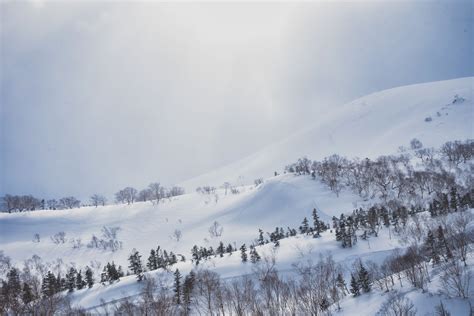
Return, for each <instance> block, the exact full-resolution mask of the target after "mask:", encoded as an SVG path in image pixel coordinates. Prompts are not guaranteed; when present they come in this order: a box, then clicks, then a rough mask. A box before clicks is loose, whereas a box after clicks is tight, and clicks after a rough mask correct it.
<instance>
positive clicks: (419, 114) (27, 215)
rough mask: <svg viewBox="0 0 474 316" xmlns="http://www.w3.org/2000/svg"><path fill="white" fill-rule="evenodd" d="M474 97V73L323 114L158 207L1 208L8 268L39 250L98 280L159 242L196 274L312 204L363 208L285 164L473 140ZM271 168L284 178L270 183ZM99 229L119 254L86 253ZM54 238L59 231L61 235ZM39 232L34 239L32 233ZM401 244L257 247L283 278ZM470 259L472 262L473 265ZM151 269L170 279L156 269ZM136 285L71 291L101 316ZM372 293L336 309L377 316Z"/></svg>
mask: <svg viewBox="0 0 474 316" xmlns="http://www.w3.org/2000/svg"><path fill="white" fill-rule="evenodd" d="M473 92H474V78H472V77H470V78H461V79H455V80H449V81H441V82H434V83H426V84H418V85H412V86H406V87H399V88H395V89H390V90H386V91H382V92H378V93H374V94H371V95H368V96H366V97H363V98H360V99H357V100H355V101H353V102H351V103H348V104H346V105H344V106H342V107H341V108H340V109H337V110H334V111H328V112H330V113H329V114H326V113H321V118H316V119H315V121H317V122H318V124H317V125H315V126H314V127H312V128H310V129H307V130H304V131H302V132H299V133H297V134H295V135H292V136H290V137H288V138H287V139H285V140H282V141H281V142H279V143H276V144H273V145H271V146H268V147H266V148H264V149H262V150H261V151H259V152H257V153H255V154H253V155H251V156H249V157H247V158H244V159H242V160H240V161H237V162H235V163H233V164H231V165H228V166H225V167H222V168H220V169H218V170H216V171H214V172H211V173H208V174H205V175H202V176H200V177H197V178H194V179H191V180H189V181H186V182H184V183H183V186H185V187H186V189H187V192H188V193H187V194H184V195H180V196H176V197H173V198H170V199H163V200H162V201H161V202H160V203H159V204H158V205H155V204H153V203H150V202H140V203H133V204H131V205H125V204H122V205H108V206H103V207H81V208H79V209H71V210H55V211H51V210H40V211H34V212H23V213H12V214H7V213H0V231H1V235H0V250H2V251H3V252H4V254H6V255H8V256H10V257H11V259H12V263H13V264H18V265H20V264H21V263H22V262H23V261H24V260H27V259H30V258H32V256H33V255H37V256H39V257H41V258H42V260H44V261H47V262H49V263H50V264H49V266H50V267H56V268H62V267H66V266H70V265H74V266H76V267H78V268H83V267H85V266H86V265H87V266H89V267H93V268H94V269H95V273H96V276H98V275H100V271H101V269H102V267H103V265H104V264H105V263H106V262H112V261H114V262H115V263H117V264H119V265H122V266H124V267H125V268H126V267H127V266H128V261H127V258H128V256H129V254H130V251H131V250H132V249H133V248H135V249H137V250H138V251H139V252H140V253H141V254H142V256H143V258H142V259H143V260H146V257H147V256H148V254H149V252H150V249H156V247H157V246H158V245H159V246H161V247H162V249H166V250H170V251H173V252H174V253H176V254H182V255H184V256H185V257H186V258H187V260H186V261H184V262H178V263H177V264H176V265H175V266H173V269H175V268H179V269H180V271H182V272H183V273H184V274H186V273H188V272H189V271H191V269H192V268H193V264H192V263H191V261H190V260H189V259H190V257H191V253H190V251H191V248H192V247H193V245H198V246H205V247H209V246H212V247H214V248H216V247H217V246H218V244H219V242H220V241H222V242H224V244H226V245H227V244H229V243H231V244H234V245H235V247H236V248H238V247H239V245H241V244H242V243H246V244H247V245H250V244H251V243H252V242H254V241H255V239H256V238H257V237H258V230H259V229H262V230H263V231H265V232H270V231H273V230H274V229H275V227H280V226H281V227H283V228H285V229H286V228H287V227H292V228H297V227H298V226H299V225H301V221H302V219H303V218H304V217H307V218H308V219H309V218H310V217H311V212H312V210H313V209H317V211H318V213H319V216H320V218H321V220H322V221H324V222H325V223H329V222H331V219H332V217H333V216H339V215H340V214H341V213H348V212H351V211H352V210H353V209H354V208H358V207H364V206H366V205H368V204H370V201H364V199H362V198H361V197H359V196H357V195H355V194H353V193H351V192H350V191H349V190H344V191H343V192H341V194H339V196H336V194H335V193H334V192H332V191H330V190H329V189H328V187H327V186H326V185H324V184H322V183H321V182H320V181H315V180H313V179H311V177H309V176H296V175H294V174H282V171H283V168H284V166H285V165H286V164H288V163H291V162H294V161H295V160H296V159H297V158H300V157H302V156H307V157H309V158H311V159H321V158H323V157H325V156H328V155H330V154H333V153H338V154H341V155H347V156H349V157H356V156H358V157H376V156H378V155H387V154H394V153H396V152H397V151H398V150H399V147H400V146H408V144H409V142H410V140H411V139H413V138H418V139H419V140H421V141H422V142H423V144H424V145H425V146H427V147H428V146H434V147H439V146H440V145H441V144H443V143H444V142H446V141H451V140H457V139H460V140H465V139H472V138H474V129H473V124H472V122H473V118H474V99H473V94H474V93H473ZM323 117H324V119H322V118H323ZM274 171H278V172H279V173H280V175H278V176H273V172H274ZM259 177H264V178H265V181H264V183H263V184H261V185H258V186H255V185H253V184H252V183H253V180H254V179H256V178H259ZM226 181H227V182H230V183H231V184H232V185H234V186H235V189H236V190H238V193H237V192H234V193H231V192H230V191H228V190H227V189H225V188H222V187H220V186H221V185H222V184H223V183H224V182H226ZM203 185H213V186H217V187H219V188H218V189H216V191H215V192H213V193H212V194H206V193H199V192H196V191H195V189H196V187H198V186H203ZM214 222H218V224H219V226H220V228H222V234H221V235H220V236H213V235H212V234H210V232H209V229H210V227H211V226H212V225H213V223H214ZM104 227H106V228H107V231H108V232H110V231H114V229H115V228H116V237H114V240H115V241H116V242H117V247H116V248H117V249H115V251H112V250H111V249H109V248H107V249H99V248H97V247H88V245H89V244H91V242H93V240H94V236H95V237H96V239H99V240H100V239H101V238H105V239H106V237H105V236H103V235H106V234H107V231H104ZM60 232H64V235H61V234H60V235H58V233H60ZM35 234H38V235H37V236H36V237H35ZM109 237H110V236H109ZM107 238H108V237H107ZM109 239H110V238H109ZM399 247H401V248H404V247H406V245H404V244H402V243H401V242H400V241H399V240H398V239H396V238H392V233H391V232H390V229H386V228H383V229H382V230H381V231H380V235H379V236H378V237H377V238H370V239H368V240H367V241H360V242H359V243H357V245H356V246H354V247H353V248H351V249H344V251H341V247H340V245H339V244H338V243H337V242H336V241H335V240H334V232H333V231H326V232H324V233H323V235H322V237H321V238H317V239H316V238H311V237H308V236H301V235H298V236H293V237H290V238H286V239H284V240H282V241H281V245H280V247H279V248H278V251H277V252H276V253H274V249H273V247H272V244H266V245H263V246H260V247H259V252H260V253H261V254H262V255H265V254H267V255H270V254H272V253H273V255H274V256H275V258H276V261H277V266H278V269H279V271H280V272H283V273H287V272H288V273H290V272H291V271H293V270H294V265H293V264H294V263H295V260H296V258H299V259H302V260H303V259H304V260H309V259H312V260H317V259H318V258H319V256H320V255H321V254H326V253H328V252H331V253H332V255H333V257H334V260H335V261H336V262H337V263H341V264H343V265H345V266H347V267H348V268H349V269H350V268H351V267H352V265H353V263H354V262H355V261H356V260H358V259H359V258H362V259H363V260H371V261H373V262H376V263H378V264H380V263H382V262H383V260H384V259H385V258H386V257H387V256H388V255H389V254H390V252H391V251H392V250H393V249H395V248H399ZM472 263H473V262H472V258H471V259H469V264H470V265H472ZM200 267H201V268H203V267H206V268H209V269H212V270H213V271H216V272H218V273H219V274H220V276H221V277H222V278H224V279H231V278H234V277H238V276H241V275H246V274H250V273H252V272H253V268H252V266H251V265H250V264H242V263H241V260H240V257H239V254H238V252H237V253H234V254H232V255H231V256H227V255H226V257H225V258H214V259H210V260H208V261H206V262H205V263H203V264H201V266H200ZM430 273H432V274H433V276H434V277H435V279H436V278H439V277H438V274H436V273H437V272H436V271H434V270H433V271H431V270H430ZM147 274H148V275H150V276H152V275H153V276H157V275H164V276H166V277H168V278H169V275H168V274H167V273H165V272H163V271H152V272H147ZM435 284H436V283H435V282H434V283H433V285H432V286H436V285H435ZM141 290H142V288H141V285H140V284H138V283H137V282H136V279H135V276H133V275H132V276H128V277H124V278H122V279H121V280H120V281H119V282H117V283H114V284H113V285H102V284H96V285H94V287H93V288H91V289H83V290H77V291H75V292H74V293H72V294H69V296H70V298H71V299H72V302H73V305H76V306H82V307H84V308H92V309H91V311H95V312H97V310H95V309H93V308H94V307H95V306H98V305H100V304H101V300H105V301H107V302H108V301H112V300H116V299H121V298H124V297H133V296H136V295H138V294H140V291H141ZM404 290H405V291H408V289H404ZM370 295H371V296H365V297H364V298H363V300H352V301H350V300H347V299H346V300H345V301H343V302H342V306H343V312H341V313H342V314H345V315H350V314H351V312H350V311H351V310H353V309H358V310H359V311H360V314H361V315H362V314H364V313H363V311H362V307H361V306H363V305H364V304H365V303H366V302H370V304H371V306H372V307H371V309H367V310H365V314H366V315H372V314H373V313H374V312H375V311H376V310H378V308H379V307H380V305H381V302H382V301H383V299H381V298H380V297H381V295H380V294H379V293H373V294H370ZM413 295H414V296H417V298H416V299H414V301H416V300H425V301H427V302H430V303H429V304H425V305H426V306H425V307H424V309H423V311H425V312H432V307H433V304H437V303H438V297H435V298H433V297H430V296H428V295H427V294H426V295H425V294H419V293H418V294H416V293H414V294H413ZM453 302H454V300H453ZM456 302H457V301H456ZM430 304H431V305H430ZM454 304H455V302H454V303H453V304H451V305H452V306H454ZM467 306H468V305H467V303H466V301H462V300H460V303H459V306H458V308H459V311H460V313H465V312H466V311H467V310H468V309H467V308H468V307H467ZM344 311H345V312H344Z"/></svg>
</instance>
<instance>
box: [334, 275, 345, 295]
mask: <svg viewBox="0 0 474 316" xmlns="http://www.w3.org/2000/svg"><path fill="white" fill-rule="evenodd" d="M336 284H337V287H338V288H339V291H341V292H342V294H343V295H344V296H345V295H346V291H347V286H346V281H344V277H343V276H342V274H341V273H338V274H337V278H336Z"/></svg>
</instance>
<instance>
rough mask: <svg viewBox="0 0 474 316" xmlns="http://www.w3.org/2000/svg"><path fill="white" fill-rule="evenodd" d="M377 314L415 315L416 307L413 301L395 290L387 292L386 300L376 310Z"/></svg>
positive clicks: (384, 315)
mask: <svg viewBox="0 0 474 316" xmlns="http://www.w3.org/2000/svg"><path fill="white" fill-rule="evenodd" d="M377 315H379V316H415V315H416V308H415V305H413V302H412V301H411V300H410V299H409V298H407V297H405V296H403V295H401V294H400V293H397V292H392V293H390V294H389V296H388V298H387V300H386V301H385V303H384V304H383V305H382V307H381V308H380V310H379V311H378V312H377Z"/></svg>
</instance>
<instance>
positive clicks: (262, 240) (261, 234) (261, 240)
mask: <svg viewBox="0 0 474 316" xmlns="http://www.w3.org/2000/svg"><path fill="white" fill-rule="evenodd" d="M258 244H259V245H260V246H262V245H264V244H265V239H264V238H263V230H261V229H259V230H258Z"/></svg>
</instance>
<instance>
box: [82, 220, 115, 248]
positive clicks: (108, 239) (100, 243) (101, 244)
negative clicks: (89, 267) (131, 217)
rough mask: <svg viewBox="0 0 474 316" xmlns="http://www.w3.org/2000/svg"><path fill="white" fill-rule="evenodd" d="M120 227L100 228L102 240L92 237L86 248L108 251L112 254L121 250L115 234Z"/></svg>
mask: <svg viewBox="0 0 474 316" xmlns="http://www.w3.org/2000/svg"><path fill="white" fill-rule="evenodd" d="M119 230H120V227H107V226H104V227H102V238H98V237H97V236H95V235H92V238H91V241H90V242H89V243H88V244H87V247H88V248H97V249H103V250H110V251H112V252H114V251H117V250H119V249H122V242H121V241H119V240H117V232H118V231H119Z"/></svg>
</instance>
